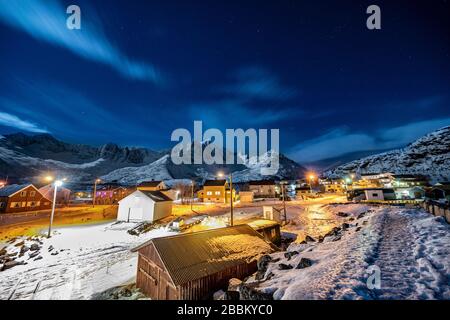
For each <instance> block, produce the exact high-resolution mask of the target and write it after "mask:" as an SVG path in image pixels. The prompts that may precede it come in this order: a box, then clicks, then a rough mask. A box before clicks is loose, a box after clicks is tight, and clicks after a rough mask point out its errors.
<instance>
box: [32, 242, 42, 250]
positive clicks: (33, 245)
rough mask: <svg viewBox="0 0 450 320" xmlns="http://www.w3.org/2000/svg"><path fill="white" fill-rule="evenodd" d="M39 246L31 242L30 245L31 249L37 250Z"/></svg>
mask: <svg viewBox="0 0 450 320" xmlns="http://www.w3.org/2000/svg"><path fill="white" fill-rule="evenodd" d="M40 248H41V247H39V245H38V244H37V243H33V244H32V245H31V247H30V250H31V251H37V250H39V249H40Z"/></svg>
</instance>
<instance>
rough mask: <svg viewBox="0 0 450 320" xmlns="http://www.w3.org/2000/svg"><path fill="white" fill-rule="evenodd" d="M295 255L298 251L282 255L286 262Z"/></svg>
mask: <svg viewBox="0 0 450 320" xmlns="http://www.w3.org/2000/svg"><path fill="white" fill-rule="evenodd" d="M296 254H298V251H287V252H285V253H284V257H285V258H286V259H288V261H289V260H291V258H292V257H293V256H295V255H296Z"/></svg>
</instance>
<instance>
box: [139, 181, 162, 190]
mask: <svg viewBox="0 0 450 320" xmlns="http://www.w3.org/2000/svg"><path fill="white" fill-rule="evenodd" d="M137 189H138V190H141V191H161V190H166V189H167V187H166V185H165V183H164V181H144V182H141V183H140V184H139V185H138V186H137Z"/></svg>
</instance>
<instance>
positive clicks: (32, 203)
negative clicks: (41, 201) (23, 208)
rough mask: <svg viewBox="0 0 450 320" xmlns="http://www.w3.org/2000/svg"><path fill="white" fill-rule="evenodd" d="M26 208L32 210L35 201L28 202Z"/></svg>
mask: <svg viewBox="0 0 450 320" xmlns="http://www.w3.org/2000/svg"><path fill="white" fill-rule="evenodd" d="M27 206H28V207H32V208H34V207H36V202H35V201H30V202H28V203H27Z"/></svg>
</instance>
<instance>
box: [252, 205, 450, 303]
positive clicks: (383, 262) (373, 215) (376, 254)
mask: <svg viewBox="0 0 450 320" xmlns="http://www.w3.org/2000/svg"><path fill="white" fill-rule="evenodd" d="M347 208H348V209H349V211H350V212H351V213H352V215H354V214H357V212H358V211H360V212H364V211H365V210H366V209H367V208H360V209H359V208H358V205H351V206H350V207H347ZM329 209H330V210H335V211H337V210H339V211H345V206H342V207H341V208H338V209H337V208H336V207H334V208H333V207H330V208H329ZM371 209H372V212H370V213H367V214H366V215H365V216H364V217H363V218H360V219H355V220H352V221H350V220H348V223H350V224H351V227H350V228H349V229H347V230H346V231H345V232H344V233H343V236H342V238H341V240H338V241H324V242H323V243H317V242H313V243H307V244H291V246H290V247H289V248H288V251H294V250H295V251H298V252H299V254H297V255H294V256H293V257H292V258H291V259H290V260H288V258H286V257H285V256H284V254H283V253H275V254H272V257H273V258H280V261H279V262H276V263H270V264H269V267H268V270H267V271H266V274H265V276H266V277H267V276H269V275H270V274H271V273H272V274H273V275H272V276H271V277H269V279H268V280H265V281H263V282H261V283H260V285H259V287H260V288H261V289H262V291H264V292H266V293H273V296H274V298H275V299H450V283H449V277H450V246H448V243H450V226H449V225H448V224H447V223H445V222H444V220H443V219H442V218H436V217H434V216H431V215H430V214H428V213H426V212H424V211H422V210H420V209H406V208H400V207H385V206H380V207H372V208H371ZM352 218H353V219H354V216H353V217H352ZM349 219H350V217H349ZM356 224H358V226H357V225H356ZM358 227H361V230H358ZM357 230H358V231H357ZM301 258H309V259H311V260H312V262H313V264H312V266H311V267H308V268H304V269H295V267H296V266H297V264H298V263H299V261H300V259H301ZM279 263H284V264H290V265H292V266H293V267H294V269H291V270H279V268H278V264H279ZM373 266H377V267H379V268H380V272H381V273H380V277H381V278H380V280H381V283H380V284H381V288H380V289H376V288H375V289H372V290H371V289H369V287H368V285H367V283H368V279H369V275H372V273H371V272H369V271H370V270H371V269H370V268H371V267H372V268H373Z"/></svg>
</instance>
